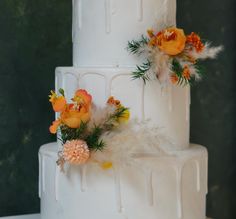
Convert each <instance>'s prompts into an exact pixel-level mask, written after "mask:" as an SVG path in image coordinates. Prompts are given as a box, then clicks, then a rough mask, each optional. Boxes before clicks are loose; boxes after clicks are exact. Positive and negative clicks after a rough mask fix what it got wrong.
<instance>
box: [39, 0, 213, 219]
mask: <svg viewBox="0 0 236 219" xmlns="http://www.w3.org/2000/svg"><path fill="white" fill-rule="evenodd" d="M175 23H176V0H73V34H72V35H73V67H58V68H57V69H56V92H59V89H60V88H62V89H63V90H64V91H65V96H66V97H67V100H70V99H71V98H73V95H74V93H75V91H76V90H77V89H78V88H79V89H84V90H87V91H88V92H89V93H90V94H91V96H92V97H93V102H94V104H96V105H97V106H98V107H104V105H105V104H104V103H106V100H107V99H108V98H109V97H110V96H115V97H116V98H118V99H119V100H120V101H121V102H122V103H123V104H125V106H127V107H128V108H129V110H130V112H131V119H136V120H138V121H139V122H142V121H147V120H149V122H148V123H149V125H150V126H157V127H159V130H161V132H162V133H165V136H168V140H166V141H164V142H163V143H160V142H159V146H160V150H159V153H155V152H153V151H152V150H150V151H145V150H144V151H139V150H137V151H135V147H134V146H135V145H130V147H131V146H132V147H133V148H134V150H133V151H132V156H130V157H131V158H130V159H131V160H132V161H131V162H123V161H121V160H120V161H119V162H116V163H114V164H113V165H110V167H111V168H101V167H100V166H99V165H97V163H96V162H88V163H86V164H81V165H77V166H73V165H72V166H70V167H67V168H66V170H65V171H64V172H63V171H61V168H60V166H58V165H57V164H56V161H57V159H58V151H59V148H61V145H60V143H59V142H57V143H56V142H55V143H50V144H46V145H43V146H42V147H41V148H40V151H39V196H40V198H41V218H42V219H60V218H61V219H75V218H81V219H111V218H112V219H157V218H160V219H204V218H205V204H206V203H205V202H206V201H205V200H206V193H207V163H208V162H207V160H208V155H207V151H206V149H205V148H204V147H202V146H199V145H193V144H189V108H190V88H189V85H188V84H187V85H186V86H177V85H175V84H171V83H165V84H164V85H163V84H161V83H160V82H159V81H158V80H150V81H148V83H143V81H142V80H132V79H131V77H130V74H131V73H132V72H133V71H135V68H136V65H137V63H139V62H141V61H143V58H142V57H141V56H139V57H135V56H132V55H130V54H129V53H128V52H127V49H126V47H127V42H128V41H129V40H132V39H136V38H138V37H140V35H142V34H143V33H145V32H146V30H147V29H148V28H153V29H155V30H158V31H160V30H162V29H163V28H165V27H170V26H175ZM149 33H150V35H152V33H151V32H149ZM171 34H172V32H171ZM168 37H170V39H172V37H176V36H169V35H168ZM57 114H58V113H57ZM57 116H58V115H57ZM147 130H148V128H147ZM126 137H127V138H128V137H129V136H128V135H127V136H126ZM144 140H145V139H144ZM145 141H146V140H145ZM120 142H121V144H124V142H129V140H128V139H121V141H120ZM167 142H168V143H167ZM142 144H143V145H144V147H145V144H147V145H148V144H150V142H148V141H146V142H142ZM147 147H149V148H150V146H147ZM107 148H109V145H107ZM113 162H114V161H113Z"/></svg>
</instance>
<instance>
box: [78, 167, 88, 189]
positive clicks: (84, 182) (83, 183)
mask: <svg viewBox="0 0 236 219" xmlns="http://www.w3.org/2000/svg"><path fill="white" fill-rule="evenodd" d="M86 173H87V167H86V165H82V166H81V169H80V177H81V178H80V189H81V192H85V191H86V188H87V179H86Z"/></svg>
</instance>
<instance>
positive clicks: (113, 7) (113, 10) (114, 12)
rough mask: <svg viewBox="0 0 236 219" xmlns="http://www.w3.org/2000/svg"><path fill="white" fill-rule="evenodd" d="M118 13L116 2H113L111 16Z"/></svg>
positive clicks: (113, 0) (112, 0)
mask: <svg viewBox="0 0 236 219" xmlns="http://www.w3.org/2000/svg"><path fill="white" fill-rule="evenodd" d="M116 12H117V8H116V1H115V0H111V14H112V15H114V14H116Z"/></svg>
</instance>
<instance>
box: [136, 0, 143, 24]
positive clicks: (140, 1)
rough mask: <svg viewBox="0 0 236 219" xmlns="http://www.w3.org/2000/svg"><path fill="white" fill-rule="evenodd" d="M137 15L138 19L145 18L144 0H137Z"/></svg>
mask: <svg viewBox="0 0 236 219" xmlns="http://www.w3.org/2000/svg"><path fill="white" fill-rule="evenodd" d="M137 15H138V21H142V20H143V0H137Z"/></svg>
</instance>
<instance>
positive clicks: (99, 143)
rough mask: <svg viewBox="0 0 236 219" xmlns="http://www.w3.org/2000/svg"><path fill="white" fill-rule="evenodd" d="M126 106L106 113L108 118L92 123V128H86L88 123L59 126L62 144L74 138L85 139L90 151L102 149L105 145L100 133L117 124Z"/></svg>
mask: <svg viewBox="0 0 236 219" xmlns="http://www.w3.org/2000/svg"><path fill="white" fill-rule="evenodd" d="M127 110H128V108H126V107H123V106H120V107H118V108H117V109H116V110H115V111H114V112H113V113H112V114H110V115H108V118H107V119H106V120H105V121H104V122H103V123H102V124H99V125H95V124H94V125H93V127H92V128H90V129H89V128H88V123H83V122H82V123H81V125H80V127H79V128H69V127H68V126H66V125H62V126H61V127H60V131H61V139H59V140H61V141H62V143H63V144H65V143H66V141H70V140H74V139H82V140H84V141H86V143H87V145H88V147H89V149H90V150H92V151H98V150H100V151H101V150H102V149H103V148H104V147H105V142H104V141H103V140H102V139H101V135H102V134H103V133H104V132H107V131H111V130H112V129H114V128H115V127H117V125H118V124H119V119H121V118H122V117H124V116H125V113H126V111H127Z"/></svg>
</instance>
